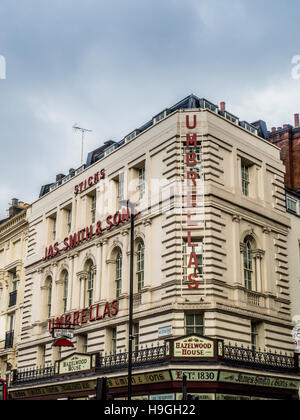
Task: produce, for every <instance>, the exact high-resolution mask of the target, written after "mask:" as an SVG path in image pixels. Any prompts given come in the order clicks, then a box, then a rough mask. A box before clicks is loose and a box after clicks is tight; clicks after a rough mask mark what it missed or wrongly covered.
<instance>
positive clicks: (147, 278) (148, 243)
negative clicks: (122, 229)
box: [142, 219, 152, 304]
mask: <svg viewBox="0 0 300 420" xmlns="http://www.w3.org/2000/svg"><path fill="white" fill-rule="evenodd" d="M151 224H152V221H151V219H147V220H145V222H144V226H145V243H144V246H145V254H144V258H145V260H144V263H145V265H144V287H143V289H142V290H143V294H142V303H149V304H150V303H151V299H152V293H151V287H152V231H151Z"/></svg>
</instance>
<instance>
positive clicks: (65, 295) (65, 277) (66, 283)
mask: <svg viewBox="0 0 300 420" xmlns="http://www.w3.org/2000/svg"><path fill="white" fill-rule="evenodd" d="M68 290H69V273H68V272H67V271H64V272H63V305H64V307H63V313H65V312H66V311H67V304H68Z"/></svg>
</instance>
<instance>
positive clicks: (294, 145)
mask: <svg viewBox="0 0 300 420" xmlns="http://www.w3.org/2000/svg"><path fill="white" fill-rule="evenodd" d="M269 139H270V142H271V143H273V144H275V145H276V146H278V147H280V149H281V160H282V161H283V163H284V165H285V167H286V175H285V186H286V187H287V188H289V189H291V190H297V189H300V127H295V128H294V127H293V126H291V125H285V126H284V127H283V128H282V127H279V128H273V129H272V131H271V132H270V133H269Z"/></svg>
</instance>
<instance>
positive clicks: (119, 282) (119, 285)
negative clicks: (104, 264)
mask: <svg viewBox="0 0 300 420" xmlns="http://www.w3.org/2000/svg"><path fill="white" fill-rule="evenodd" d="M115 287H116V297H117V298H118V297H119V296H120V295H121V293H122V252H121V251H118V253H117V257H116V270H115Z"/></svg>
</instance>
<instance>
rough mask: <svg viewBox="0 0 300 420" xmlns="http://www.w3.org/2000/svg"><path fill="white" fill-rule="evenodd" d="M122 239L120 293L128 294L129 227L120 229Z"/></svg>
mask: <svg viewBox="0 0 300 420" xmlns="http://www.w3.org/2000/svg"><path fill="white" fill-rule="evenodd" d="M122 239H123V241H122V242H123V267H122V292H121V294H122V295H125V296H129V277H130V265H129V260H130V249H129V247H130V244H129V240H130V234H129V229H124V230H123V231H122Z"/></svg>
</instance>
